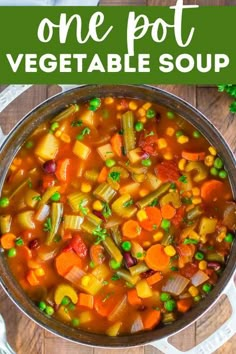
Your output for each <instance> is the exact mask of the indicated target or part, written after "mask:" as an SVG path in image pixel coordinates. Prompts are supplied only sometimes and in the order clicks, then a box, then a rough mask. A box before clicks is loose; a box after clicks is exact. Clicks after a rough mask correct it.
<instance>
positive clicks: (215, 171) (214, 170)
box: [210, 167, 218, 176]
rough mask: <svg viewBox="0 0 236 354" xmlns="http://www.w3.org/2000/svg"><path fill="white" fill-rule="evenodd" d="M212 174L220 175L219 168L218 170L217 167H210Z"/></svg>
mask: <svg viewBox="0 0 236 354" xmlns="http://www.w3.org/2000/svg"><path fill="white" fill-rule="evenodd" d="M210 174H211V175H212V176H218V170H217V168H215V167H212V168H211V169H210Z"/></svg>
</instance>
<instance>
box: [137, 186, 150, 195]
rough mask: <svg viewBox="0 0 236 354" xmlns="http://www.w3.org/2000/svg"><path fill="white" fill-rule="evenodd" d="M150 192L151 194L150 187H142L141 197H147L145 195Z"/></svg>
mask: <svg viewBox="0 0 236 354" xmlns="http://www.w3.org/2000/svg"><path fill="white" fill-rule="evenodd" d="M148 194H149V190H148V189H145V188H142V189H140V191H139V195H140V197H145V196H146V195H148Z"/></svg>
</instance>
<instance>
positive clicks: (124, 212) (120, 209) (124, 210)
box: [111, 194, 137, 219]
mask: <svg viewBox="0 0 236 354" xmlns="http://www.w3.org/2000/svg"><path fill="white" fill-rule="evenodd" d="M131 199H132V198H131V196H130V194H123V195H122V196H120V197H119V198H118V199H116V200H115V201H114V202H113V204H112V206H111V208H112V210H113V211H114V212H115V213H116V214H117V215H119V216H121V217H123V218H126V219H129V218H130V217H132V216H133V215H134V214H135V213H136V211H137V208H136V207H135V206H134V205H130V206H128V207H127V206H126V205H127V202H129V201H130V200H131Z"/></svg>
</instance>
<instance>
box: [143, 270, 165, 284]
mask: <svg viewBox="0 0 236 354" xmlns="http://www.w3.org/2000/svg"><path fill="white" fill-rule="evenodd" d="M162 278H163V275H162V274H161V273H159V272H156V273H154V274H153V275H151V276H150V277H148V278H147V283H148V285H154V284H156V283H158V282H159V281H160V280H162Z"/></svg>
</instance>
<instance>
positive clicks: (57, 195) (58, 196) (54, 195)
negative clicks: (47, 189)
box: [51, 192, 61, 202]
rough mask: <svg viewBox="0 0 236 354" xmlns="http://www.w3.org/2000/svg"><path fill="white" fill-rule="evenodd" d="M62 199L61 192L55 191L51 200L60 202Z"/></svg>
mask: <svg viewBox="0 0 236 354" xmlns="http://www.w3.org/2000/svg"><path fill="white" fill-rule="evenodd" d="M60 199H61V195H60V193H59V192H55V193H54V194H53V195H52V196H51V200H52V201H53V202H58V201H59V200H60Z"/></svg>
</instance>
